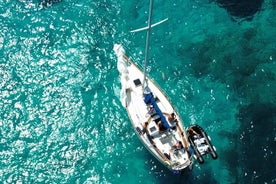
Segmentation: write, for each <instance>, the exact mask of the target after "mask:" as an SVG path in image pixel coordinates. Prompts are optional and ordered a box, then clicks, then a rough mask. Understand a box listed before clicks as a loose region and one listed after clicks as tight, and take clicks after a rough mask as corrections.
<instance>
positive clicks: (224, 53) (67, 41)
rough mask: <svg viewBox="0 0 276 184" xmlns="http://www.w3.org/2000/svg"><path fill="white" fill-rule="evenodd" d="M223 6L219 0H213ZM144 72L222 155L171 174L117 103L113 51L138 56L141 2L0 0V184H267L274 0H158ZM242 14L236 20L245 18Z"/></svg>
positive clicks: (143, 16)
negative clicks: (255, 6) (119, 48)
mask: <svg viewBox="0 0 276 184" xmlns="http://www.w3.org/2000/svg"><path fill="white" fill-rule="evenodd" d="M220 3H221V1H220ZM154 6H155V8H154V18H153V19H154V20H153V22H157V21H159V20H162V19H164V18H167V17H168V18H169V20H168V21H167V22H165V23H163V24H161V25H159V26H157V27H155V28H153V30H152V37H151V43H152V44H151V49H150V76H151V77H152V78H153V79H154V80H155V81H156V82H157V83H158V84H159V86H160V87H161V88H162V89H163V90H164V91H165V93H166V94H167V95H168V96H169V98H170V99H171V101H173V102H174V104H175V106H176V108H177V109H178V111H179V113H180V115H181V117H182V119H183V120H184V122H185V125H186V126H188V125H191V124H195V123H196V124H199V125H201V126H202V127H204V128H205V129H206V131H207V132H208V133H209V135H210V136H211V138H212V141H213V144H214V145H215V146H216V148H217V152H218V154H219V158H218V159H217V160H215V161H213V160H212V159H211V157H209V158H205V160H206V162H205V164H204V165H198V164H196V165H195V166H194V169H193V171H192V172H188V171H187V172H186V173H183V174H182V175H174V174H173V173H171V172H170V171H169V170H167V169H166V168H165V167H164V166H163V165H161V164H160V163H158V162H157V160H156V159H155V158H153V157H152V156H151V155H150V153H149V152H148V151H147V150H146V149H145V148H144V147H143V146H142V144H141V143H140V141H139V139H138V138H137V137H136V135H135V133H134V131H133V129H132V127H131V124H130V122H129V119H128V116H127V113H126V111H125V109H124V108H123V107H122V105H121V104H120V97H119V93H120V87H121V86H120V82H119V73H118V71H117V68H116V58H115V55H114V53H113V51H112V47H113V44H114V43H122V44H124V45H125V46H126V48H127V52H128V54H129V55H131V56H132V57H133V58H134V59H135V61H136V62H137V63H138V64H140V65H141V64H142V63H143V58H144V57H143V52H144V45H145V41H144V40H145V36H146V34H145V33H143V32H140V33H135V34H133V33H130V32H129V31H130V30H133V29H137V28H140V27H143V26H146V20H147V11H148V1H141V0H140V1H125V2H123V1H111V0H102V1H98V2H94V1H91V0H79V1H76V0H66V1H62V0H55V1H50V0H44V1H42V0H17V1H11V0H2V1H0V26H1V28H0V56H1V59H0V109H1V111H0V183H258V184H259V183H275V182H276V178H275V172H276V170H275V164H276V162H275V151H276V150H275V148H276V126H275V122H276V95H275V94H276V82H275V75H276V63H275V58H276V29H275V26H276V19H275V17H276V3H275V1H274V0H265V1H264V2H262V4H261V8H260V9H259V11H257V12H256V13H255V14H254V16H253V17H251V18H250V19H246V20H243V19H242V18H241V17H239V16H237V14H234V15H235V16H237V17H233V14H231V13H232V12H230V13H229V12H228V10H227V9H226V8H225V7H224V6H222V5H221V4H218V3H217V2H216V1H209V0H208V1H207V0H202V1H195V0H191V1H185V2H184V1H171V0H170V1H160V0H156V1H155V5H154ZM242 20H243V21H242Z"/></svg>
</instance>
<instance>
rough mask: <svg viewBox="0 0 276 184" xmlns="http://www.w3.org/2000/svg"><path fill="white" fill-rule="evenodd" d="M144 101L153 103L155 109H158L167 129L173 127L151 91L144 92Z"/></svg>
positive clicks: (157, 111)
mask: <svg viewBox="0 0 276 184" xmlns="http://www.w3.org/2000/svg"><path fill="white" fill-rule="evenodd" d="M144 102H145V103H146V104H147V105H149V104H151V105H152V106H153V108H154V110H155V111H156V113H157V114H158V115H159V117H160V118H161V122H162V123H163V125H164V127H166V129H168V128H171V127H170V125H169V123H168V121H167V119H166V118H165V116H164V115H163V113H162V112H161V110H160V109H159V107H158V105H157V103H156V101H155V98H154V96H153V94H152V93H151V92H150V93H147V94H144Z"/></svg>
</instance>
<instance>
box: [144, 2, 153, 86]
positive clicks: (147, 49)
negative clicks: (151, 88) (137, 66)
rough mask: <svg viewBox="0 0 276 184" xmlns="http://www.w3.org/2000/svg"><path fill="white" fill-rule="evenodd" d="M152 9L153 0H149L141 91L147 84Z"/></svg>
mask: <svg viewBox="0 0 276 184" xmlns="http://www.w3.org/2000/svg"><path fill="white" fill-rule="evenodd" d="M152 10H153V0H150V6H149V19H148V29H147V39H146V50H145V65H144V79H143V91H145V88H146V87H147V86H148V82H147V73H146V72H147V66H148V51H149V40H150V29H151V20H152Z"/></svg>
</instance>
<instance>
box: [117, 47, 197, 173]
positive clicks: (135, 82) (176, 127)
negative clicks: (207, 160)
mask: <svg viewBox="0 0 276 184" xmlns="http://www.w3.org/2000/svg"><path fill="white" fill-rule="evenodd" d="M114 52H115V53H116V56H117V60H118V61H117V67H118V70H119V72H120V80H121V85H122V90H121V101H122V105H123V106H124V107H125V108H126V110H127V112H128V115H129V118H130V120H131V123H132V126H133V127H134V130H135V132H136V133H137V135H138V136H139V138H140V140H141V141H142V143H143V144H144V145H145V147H146V148H147V149H148V150H149V151H150V152H151V153H152V154H153V156H155V157H156V158H157V159H158V160H159V161H160V162H161V163H162V164H164V165H165V166H166V167H168V168H169V169H170V170H173V171H180V170H183V169H185V168H186V167H188V166H190V165H191V163H192V162H191V156H190V154H189V145H188V144H189V143H188V141H187V135H186V132H185V129H184V126H183V123H182V122H181V120H180V117H179V115H178V113H177V112H176V111H175V109H174V107H173V106H172V105H171V103H170V101H169V100H168V98H167V97H166V95H165V94H164V93H163V92H162V91H161V90H160V89H159V87H158V86H157V85H156V84H155V83H154V82H153V81H152V80H150V79H149V80H148V88H149V89H150V91H151V92H152V94H153V95H154V97H155V99H156V104H157V105H158V107H159V109H160V111H161V112H162V114H163V115H164V117H165V118H166V120H167V122H168V124H169V126H170V127H171V128H169V129H167V130H166V131H164V132H160V131H159V127H158V125H157V123H156V122H155V121H156V120H155V121H154V119H155V117H156V115H152V114H151V113H150V112H149V108H150V105H149V104H146V103H145V102H144V93H143V89H142V81H143V78H144V74H143V72H142V71H141V69H140V68H138V67H137V65H135V64H134V62H133V61H131V60H130V59H129V58H128V57H127V56H126V55H125V51H124V49H123V47H122V46H121V45H118V44H115V45H114ZM166 113H167V114H166ZM171 113H174V114H175V119H176V120H177V123H176V122H175V121H171V122H170V120H169V119H168V116H169V114H171ZM157 117H158V115H157ZM147 121H148V125H147V126H146V128H145V122H147ZM178 141H181V143H182V145H183V148H182V149H177V150H175V149H172V147H173V146H174V145H175V144H176V143H177V142H178Z"/></svg>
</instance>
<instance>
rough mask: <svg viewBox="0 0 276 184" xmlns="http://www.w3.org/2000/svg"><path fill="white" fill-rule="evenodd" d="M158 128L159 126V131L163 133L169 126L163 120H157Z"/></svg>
mask: <svg viewBox="0 0 276 184" xmlns="http://www.w3.org/2000/svg"><path fill="white" fill-rule="evenodd" d="M157 125H158V128H159V133H163V132H165V131H166V130H167V128H166V127H165V126H164V125H163V123H162V121H161V120H159V121H158V122H157Z"/></svg>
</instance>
